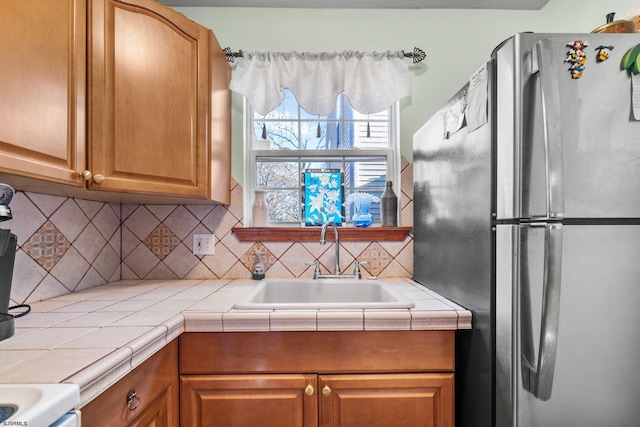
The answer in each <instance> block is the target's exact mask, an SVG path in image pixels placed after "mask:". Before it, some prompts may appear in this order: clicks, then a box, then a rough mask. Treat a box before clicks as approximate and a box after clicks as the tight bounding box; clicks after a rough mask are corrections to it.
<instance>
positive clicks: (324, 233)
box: [320, 221, 341, 276]
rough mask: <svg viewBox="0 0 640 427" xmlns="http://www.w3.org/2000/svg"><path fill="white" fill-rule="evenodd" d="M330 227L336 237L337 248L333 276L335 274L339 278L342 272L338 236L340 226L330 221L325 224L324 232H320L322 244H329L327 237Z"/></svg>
mask: <svg viewBox="0 0 640 427" xmlns="http://www.w3.org/2000/svg"><path fill="white" fill-rule="evenodd" d="M329 226H331V227H333V236H334V240H335V246H336V256H335V258H336V260H335V261H336V267H335V269H334V272H333V274H335V275H336V276H339V275H340V274H341V272H340V237H339V236H338V226H337V225H336V223H335V222H333V221H329V222H325V223H324V224H323V225H322V230H321V231H320V244H321V245H325V244H326V243H327V241H326V239H325V236H326V234H327V228H328V227H329Z"/></svg>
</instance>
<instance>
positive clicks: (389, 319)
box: [0, 279, 471, 406]
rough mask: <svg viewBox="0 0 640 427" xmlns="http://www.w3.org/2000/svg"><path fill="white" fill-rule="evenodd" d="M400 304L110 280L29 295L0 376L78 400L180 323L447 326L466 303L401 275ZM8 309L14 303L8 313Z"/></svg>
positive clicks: (462, 316) (273, 327)
mask: <svg viewBox="0 0 640 427" xmlns="http://www.w3.org/2000/svg"><path fill="white" fill-rule="evenodd" d="M384 280H385V281H386V282H388V283H389V284H391V285H392V286H394V287H395V289H397V290H398V291H400V292H401V293H402V294H404V295H405V296H407V297H409V298H410V299H412V300H413V301H414V302H415V307H414V308H412V309H408V310H407V309H405V310H369V309H366V310H300V311H297V310H295V311H294V310H268V311H267V310H265V311H262V310H235V309H233V304H234V303H235V302H236V301H237V300H238V299H239V298H240V297H241V296H242V295H244V294H245V293H246V292H248V291H249V290H250V289H251V288H252V287H253V286H255V284H256V283H257V282H255V281H252V280H233V281H227V280H177V281H172V280H151V281H150V280H147V281H119V282H114V283H110V284H108V285H103V286H98V287H95V288H91V289H87V290H84V291H80V292H75V293H71V294H68V295H64V296H60V297H56V298H51V299H48V300H45V301H41V302H37V303H33V304H31V307H32V310H31V313H29V314H28V315H27V316H24V317H20V318H16V319H15V327H16V332H15V335H14V336H13V337H11V338H8V339H5V340H3V341H0V360H1V361H2V363H0V382H2V383H60V382H70V383H75V384H78V385H79V386H80V389H81V396H80V399H81V403H80V406H82V405H84V404H85V403H87V402H89V401H90V400H91V399H93V398H94V397H95V396H96V395H98V394H99V393H101V392H102V391H103V390H105V389H107V388H108V387H109V386H110V385H112V384H114V383H115V382H116V381H117V380H119V379H120V378H122V377H123V376H124V375H126V374H127V373H129V372H130V371H131V370H132V369H133V368H135V367H136V366H138V365H139V364H140V363H142V362H143V361H144V360H146V359H147V358H148V357H150V356H151V355H152V354H154V353H155V352H156V351H158V350H159V349H161V348H162V347H163V346H164V345H166V344H167V343H168V342H170V341H172V340H174V339H175V338H177V337H178V336H179V335H180V334H181V333H182V332H232V331H233V332H237V331H341V330H344V331H362V330H365V331H366V330H455V329H470V328H471V313H470V312H469V311H467V310H465V309H463V308H462V307H460V306H458V305H456V304H454V303H452V302H450V301H449V300H447V299H446V298H443V297H442V296H440V295H438V294H437V293H435V292H433V291H430V290H428V289H426V288H424V287H423V286H420V285H418V284H417V283H414V282H412V281H411V280H406V279H384ZM14 314H16V313H14Z"/></svg>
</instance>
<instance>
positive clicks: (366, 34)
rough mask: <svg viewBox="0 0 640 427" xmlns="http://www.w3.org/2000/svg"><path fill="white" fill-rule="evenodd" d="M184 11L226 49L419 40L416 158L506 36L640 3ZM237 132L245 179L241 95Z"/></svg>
mask: <svg viewBox="0 0 640 427" xmlns="http://www.w3.org/2000/svg"><path fill="white" fill-rule="evenodd" d="M513 1H522V0H513ZM578 5H579V6H578ZM178 10H180V11H181V12H183V13H184V14H185V15H187V16H188V17H190V18H191V19H193V20H194V21H196V22H199V23H201V24H202V25H204V26H206V27H209V28H212V29H213V30H214V32H215V34H216V36H217V38H218V40H219V42H220V44H221V45H222V47H223V48H224V47H230V48H231V49H232V50H234V51H237V50H240V49H242V50H245V51H261V52H265V51H308V52H320V51H338V52H339V51H343V50H360V51H385V50H405V51H410V50H412V49H413V48H414V46H417V47H419V48H421V49H422V50H424V51H425V52H426V53H427V59H426V60H425V61H424V62H423V63H420V64H418V65H416V66H411V67H410V68H411V76H412V77H411V85H412V94H411V97H409V98H407V99H404V100H402V102H401V113H400V117H401V135H400V137H401V151H402V155H403V156H404V157H405V158H407V159H408V160H409V161H411V160H412V138H413V134H414V133H415V131H416V130H417V129H418V128H419V127H420V126H421V124H422V123H424V122H425V121H426V119H428V118H429V117H430V116H431V115H432V114H433V113H434V112H435V111H436V110H437V109H438V108H439V107H440V105H441V104H442V103H444V102H445V101H446V100H448V99H449V98H450V96H452V95H453V94H454V93H455V92H456V91H457V90H458V89H459V88H460V87H461V86H462V85H463V84H464V83H465V82H466V80H467V79H468V78H469V76H470V75H471V74H472V73H473V72H474V71H475V70H476V69H477V68H478V67H479V66H480V65H481V64H482V63H483V62H485V61H487V60H488V59H489V56H490V54H491V51H492V50H493V48H494V47H495V46H496V45H497V44H499V43H500V42H502V41H503V40H504V39H506V38H508V37H510V36H511V35H513V34H514V33H519V32H525V31H534V32H555V33H559V32H573V33H576V32H591V30H593V29H594V28H596V27H598V26H600V25H602V24H604V23H605V15H606V14H607V13H609V12H617V14H618V15H617V16H616V18H620V17H621V16H623V15H624V14H625V13H627V12H629V11H633V10H637V13H635V14H640V4H638V1H637V0H607V1H603V0H582V1H580V2H577V1H576V0H549V3H547V5H546V6H545V7H543V8H542V9H541V10H539V11H505V10H471V9H466V10H460V9H417V10H406V9H393V10H389V9H384V10H382V9H364V10H363V9H346V10H343V9H268V8H180V9H178ZM587 40H588V39H587ZM570 41H572V40H567V42H570ZM639 41H640V40H639ZM407 61H408V63H409V64H411V62H410V60H407ZM232 132H233V151H232V156H233V158H232V163H233V164H232V175H233V177H234V178H235V179H236V180H237V181H238V182H240V183H243V166H242V132H243V127H242V97H241V96H239V95H237V94H234V96H233V129H232Z"/></svg>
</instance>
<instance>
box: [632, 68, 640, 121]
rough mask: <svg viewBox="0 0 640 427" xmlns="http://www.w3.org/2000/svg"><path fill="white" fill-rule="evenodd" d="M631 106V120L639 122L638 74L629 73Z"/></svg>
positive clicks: (639, 79) (639, 76)
mask: <svg viewBox="0 0 640 427" xmlns="http://www.w3.org/2000/svg"><path fill="white" fill-rule="evenodd" d="M631 105H632V107H633V118H634V119H636V120H640V74H633V73H631Z"/></svg>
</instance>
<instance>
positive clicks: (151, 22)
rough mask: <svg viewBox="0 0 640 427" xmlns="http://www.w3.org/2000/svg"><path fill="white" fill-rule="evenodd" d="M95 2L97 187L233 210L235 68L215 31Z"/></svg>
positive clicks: (167, 13)
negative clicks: (232, 76) (232, 88)
mask: <svg viewBox="0 0 640 427" xmlns="http://www.w3.org/2000/svg"><path fill="white" fill-rule="evenodd" d="M89 5H90V6H89V23H88V30H87V31H88V35H89V37H88V41H89V42H88V51H89V55H88V64H89V65H88V80H89V82H90V86H89V100H90V101H89V106H88V107H89V121H88V123H89V132H88V135H89V137H88V138H89V141H90V148H89V155H88V163H89V166H88V169H89V170H90V171H91V173H92V175H93V177H94V178H93V180H91V181H90V183H89V188H90V189H92V190H102V191H115V192H126V193H140V194H156V195H161V196H175V195H177V196H186V197H192V198H201V199H213V200H215V201H217V202H221V203H229V202H230V191H229V179H230V169H229V168H230V144H229V141H230V138H229V136H230V130H229V129H230V120H229V114H230V93H229V89H228V84H229V78H230V67H229V65H228V63H227V62H226V60H225V57H224V54H223V52H222V50H221V49H220V46H219V44H218V43H217V41H216V39H215V36H214V35H213V32H212V31H211V30H209V29H206V28H204V27H203V26H201V25H199V24H197V23H195V22H193V21H191V20H189V19H188V18H186V17H185V16H184V15H182V14H180V13H178V12H176V11H175V10H173V9H170V8H167V7H164V6H162V5H160V4H159V3H156V2H155V1H153V0H127V1H125V0H90V3H89ZM213 169H215V172H213ZM96 178H97V179H96Z"/></svg>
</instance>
